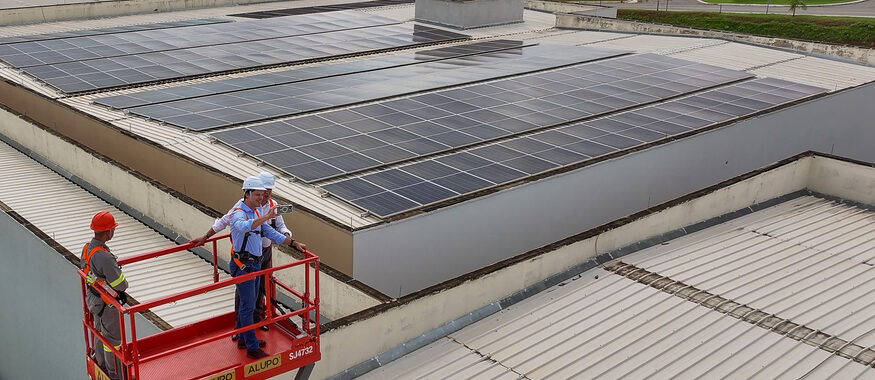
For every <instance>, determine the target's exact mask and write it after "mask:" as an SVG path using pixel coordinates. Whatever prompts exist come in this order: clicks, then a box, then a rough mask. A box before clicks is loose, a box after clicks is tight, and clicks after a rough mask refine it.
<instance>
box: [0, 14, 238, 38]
mask: <svg viewBox="0 0 875 380" xmlns="http://www.w3.org/2000/svg"><path fill="white" fill-rule="evenodd" d="M226 22H231V20H226V19H221V18H198V19H192V20H182V21H170V22H159V23H153V24H140V25H124V26H116V27H112V28H102V29H82V30H71V31H68V32H57V33H45V34H31V35H26V36H15V37H0V45H4V44H13V43H19V42H33V41H45V40H57V39H62V38H72V37H86V36H98V35H102V34H115V33H129V32H140V31H144V30H153V29H170V28H180V27H186V26H197V25H209V24H222V23H226Z"/></svg>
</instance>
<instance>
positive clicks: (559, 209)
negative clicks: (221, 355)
mask: <svg viewBox="0 0 875 380" xmlns="http://www.w3.org/2000/svg"><path fill="white" fill-rule="evenodd" d="M872 99H875V84H868V85H864V86H861V87H857V88H854V89H849V90H846V91H841V92H839V93H835V94H831V95H829V96H826V97H822V98H819V99H816V100H813V101H810V102H807V103H804V104H801V105H796V106H792V107H789V108H786V109H783V110H781V111H778V112H774V113H770V114H767V115H763V116H759V117H755V118H751V119H747V120H744V121H742V122H739V123H736V124H733V125H730V126H725V127H722V128H719V129H715V130H711V131H707V132H703V133H700V134H698V135H695V136H692V137H688V138H685V139H682V140H677V141H673V142H670V143H666V144H663V145H660V146H656V147H653V148H650V149H646V150H643V151H640V152H636V153H632V154H628V155H625V156H622V157H619V158H616V159H612V160H608V161H604V162H600V163H597V164H594V165H590V166H586V167H583V168H581V169H577V170H575V171H572V172H568V173H565V174H562V175H558V176H553V177H550V178H549V179H546V180H541V181H536V182H532V183H528V184H525V185H521V186H517V187H514V188H511V189H508V190H504V191H501V192H498V193H494V194H492V195H489V196H485V197H482V198H477V199H475V200H472V201H468V202H464V203H460V204H456V205H453V206H450V207H446V208H443V209H439V210H436V211H433V212H430V213H427V214H423V215H419V216H416V217H412V218H409V219H405V220H401V221H397V222H393V223H389V224H386V225H382V226H377V227H375V228H371V229H367V230H363V231H359V232H357V233H356V234H355V242H354V244H355V246H354V250H355V275H354V277H355V278H357V279H359V280H361V281H362V282H365V283H366V284H369V285H371V286H373V287H375V288H377V289H378V290H380V291H382V292H384V293H386V294H388V295H390V296H400V295H404V294H409V293H412V292H415V291H417V290H420V289H422V288H425V287H427V286H430V285H434V284H436V283H439V282H442V281H444V280H447V279H450V278H454V277H456V276H459V275H461V274H463V273H467V272H470V271H473V270H475V269H477V268H481V267H483V266H485V265H489V264H491V263H494V262H497V261H500V260H503V259H506V258H509V257H512V256H514V255H517V254H519V253H522V252H527V251H529V250H532V249H535V248H537V247H540V246H544V245H546V244H549V243H551V242H555V241H558V240H561V239H563V238H565V237H568V236H571V235H574V234H576V233H578V232H580V231H586V230H588V229H591V228H593V227H595V226H598V225H601V224H603V223H606V222H608V221H611V220H615V219H618V218H621V217H624V216H626V215H630V214H633V213H635V212H638V211H640V210H644V209H647V208H649V207H651V206H653V205H655V204H659V203H662V202H665V201H668V200H670V199H674V198H677V197H679V196H681V195H683V194H687V193H690V192H693V191H695V190H697V189H701V188H705V187H708V186H711V185H713V184H716V183H718V182H721V181H724V180H727V179H729V178H733V177H736V176H739V175H741V174H743V173H747V172H750V171H752V170H755V169H757V168H760V167H763V166H766V165H769V164H771V163H774V162H777V161H779V160H781V159H784V158H786V157H790V156H793V155H795V154H798V153H801V152H804V151H808V150H814V151H819V152H824V153H832V154H835V155H838V156H842V157H849V158H853V159H858V160H862V161H867V162H875V150H873V149H872V144H871V142H872V141H875V122H873V120H875V107H872V106H871V103H872Z"/></svg>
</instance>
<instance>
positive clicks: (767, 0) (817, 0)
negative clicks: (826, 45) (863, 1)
mask: <svg viewBox="0 0 875 380" xmlns="http://www.w3.org/2000/svg"><path fill="white" fill-rule="evenodd" d="M702 1H704V2H706V3H711V4H771V5H790V2H789V1H787V0H702ZM804 1H805V5H816V4H838V3H847V2H849V1H851V0H804ZM800 8H801V7H800Z"/></svg>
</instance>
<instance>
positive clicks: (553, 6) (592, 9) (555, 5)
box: [523, 0, 617, 18]
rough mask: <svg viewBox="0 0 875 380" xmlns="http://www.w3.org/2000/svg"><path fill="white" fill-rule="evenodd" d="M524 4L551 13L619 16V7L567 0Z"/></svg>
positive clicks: (535, 1)
mask: <svg viewBox="0 0 875 380" xmlns="http://www.w3.org/2000/svg"><path fill="white" fill-rule="evenodd" d="M523 5H525V7H526V8H527V9H533V10H536V11H544V12H550V13H577V14H585V15H590V16H599V17H609V18H616V17H617V8H611V7H599V6H595V5H585V4H576V3H571V2H565V1H549V0H525V2H524V3H523Z"/></svg>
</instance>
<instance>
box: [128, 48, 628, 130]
mask: <svg viewBox="0 0 875 380" xmlns="http://www.w3.org/2000/svg"><path fill="white" fill-rule="evenodd" d="M621 54H624V52H621V51H615V50H604V49H593V48H586V49H576V50H575V49H569V48H568V47H560V46H543V45H542V46H533V47H529V48H524V49H513V50H502V51H497V52H490V53H484V54H478V55H469V56H463V57H457V58H452V59H445V60H440V61H432V62H422V63H419V64H416V65H412V64H411V65H403V66H395V67H390V68H386V69H381V70H374V71H366V72H360V73H353V74H348V75H343V76H331V77H324V78H320V79H314V80H310V81H306V82H294V83H289V84H282V85H276V86H262V87H257V88H253V89H247V90H241V91H235V92H230V93H223V94H218V95H209V96H203V97H199V98H197V100H198V101H200V102H204V103H208V104H211V105H212V106H211V107H205V108H203V109H198V110H190V109H186V108H187V105H188V103H189V99H183V100H177V101H172V102H166V103H162V104H155V105H148V106H143V107H134V108H129V109H128V111H129V112H130V113H132V114H135V115H139V116H143V117H148V118H151V119H154V120H158V121H162V122H165V123H168V124H171V125H175V126H179V127H183V128H186V129H190V130H205V129H213V128H220V127H228V126H232V125H236V124H243V123H251V122H255V121H260V120H266V119H274V118H278V117H284V116H293V115H297V114H301V113H308V112H313V111H318V110H322V109H326V108H334V107H340V106H346V105H352V104H355V103H362V102H368V101H374V100H377V99H381V98H388V97H395V96H401V95H405V94H411V93H415V92H422V91H428V90H434V89H439V88H444V87H449V86H458V85H462V84H466V83H473V82H480V81H485V80H490V79H495V78H500V77H505V76H510V75H518V74H524V73H527V72H532V71H540V70H546V69H552V68H556V67H562V66H567V65H571V64H575V63H580V62H586V61H591V60H596V59H601V58H606V57H612V56H618V55H621ZM545 57H546V58H545ZM413 58H414V59H415V57H413ZM444 108H445V110H444V111H443V113H444V114H445V115H451V114H454V113H459V112H463V111H465V110H472V109H473V108H472V106H469V105H462V104H456V105H455V106H452V107H451V106H447V107H444ZM219 114H221V115H226V116H224V117H219V116H218V115H219ZM369 116H373V115H369ZM420 116H422V115H420ZM418 120H420V119H418V118H417V117H416V116H415V115H409V114H405V113H395V114H393V115H387V116H385V118H384V119H381V121H383V122H385V123H388V124H390V125H402V124H408V122H413V121H418Z"/></svg>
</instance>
